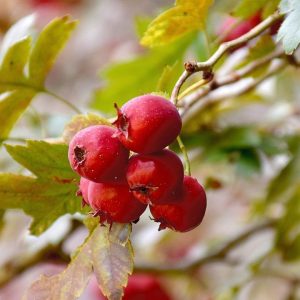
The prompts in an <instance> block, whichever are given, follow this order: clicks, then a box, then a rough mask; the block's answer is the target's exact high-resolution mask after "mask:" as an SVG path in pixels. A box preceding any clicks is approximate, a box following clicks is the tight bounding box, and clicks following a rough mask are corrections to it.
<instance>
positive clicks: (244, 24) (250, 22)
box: [220, 12, 261, 42]
mask: <svg viewBox="0 0 300 300" xmlns="http://www.w3.org/2000/svg"><path fill="white" fill-rule="evenodd" d="M237 22H238V20H237V19H236V18H232V17H228V18H227V19H226V20H225V21H224V23H223V24H222V25H221V30H220V34H221V35H222V34H224V33H226V31H227V30H229V32H228V33H227V34H225V36H224V38H223V39H222V42H229V41H232V40H235V39H237V38H239V37H240V36H242V35H244V34H245V33H247V32H248V31H250V30H251V29H252V28H253V27H255V26H256V25H258V24H259V23H260V22H261V14H260V13H259V12H258V13H256V14H255V15H253V16H252V17H250V18H249V19H247V20H244V21H241V22H240V23H239V24H237V25H236V26H234V24H235V23H237ZM232 26H233V28H232V29H231V30H230V28H231V27H232Z"/></svg>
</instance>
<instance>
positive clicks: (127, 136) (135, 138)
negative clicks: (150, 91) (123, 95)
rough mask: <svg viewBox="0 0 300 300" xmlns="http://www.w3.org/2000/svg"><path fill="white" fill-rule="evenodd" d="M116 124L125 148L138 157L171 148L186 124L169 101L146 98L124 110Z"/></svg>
mask: <svg viewBox="0 0 300 300" xmlns="http://www.w3.org/2000/svg"><path fill="white" fill-rule="evenodd" d="M116 108H117V113H118V118H117V120H116V121H115V122H114V124H115V125H116V126H117V129H118V135H117V136H118V138H119V139H120V141H121V142H122V144H123V145H124V146H125V147H126V148H128V149H129V150H131V151H134V152H137V153H153V152H157V151H160V150H162V149H163V148H165V147H166V146H168V145H169V144H171V143H172V142H173V141H174V140H175V139H176V137H177V136H178V134H179V133H180V130H181V126H182V122H181V118H180V115H179V113H178V111H177V109H176V107H175V105H174V104H173V103H171V102H170V101H168V100H167V99H165V98H163V97H160V96H155V95H144V96H140V97H136V98H134V99H132V100H130V101H128V102H127V103H126V104H124V105H123V106H122V107H121V109H119V108H118V107H116Z"/></svg>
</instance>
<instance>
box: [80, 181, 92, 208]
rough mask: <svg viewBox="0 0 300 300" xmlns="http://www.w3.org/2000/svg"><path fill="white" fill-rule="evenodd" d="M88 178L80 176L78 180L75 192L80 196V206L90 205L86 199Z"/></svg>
mask: <svg viewBox="0 0 300 300" xmlns="http://www.w3.org/2000/svg"><path fill="white" fill-rule="evenodd" d="M90 182H91V181H90V180H88V179H86V178H84V177H81V178H80V182H79V190H78V192H77V196H82V206H85V205H90V204H89V200H88V188H89V184H90Z"/></svg>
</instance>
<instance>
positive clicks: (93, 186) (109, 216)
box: [88, 182, 147, 224]
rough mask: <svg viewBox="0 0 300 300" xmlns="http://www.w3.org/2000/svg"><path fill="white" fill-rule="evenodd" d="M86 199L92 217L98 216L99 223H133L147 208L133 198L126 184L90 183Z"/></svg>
mask: <svg viewBox="0 0 300 300" xmlns="http://www.w3.org/2000/svg"><path fill="white" fill-rule="evenodd" d="M88 199H89V203H90V206H91V207H92V209H93V210H94V212H95V214H94V216H100V222H101V223H103V222H105V221H106V222H107V223H109V224H112V223H113V222H117V223H130V222H135V221H137V220H138V219H139V217H140V216H141V214H142V213H143V212H144V211H145V209H146V207H147V205H145V204H142V203H141V202H139V201H138V200H136V199H135V198H134V197H133V194H132V193H131V192H130V190H129V186H128V184H127V183H95V182H91V183H90V184H89V192H88Z"/></svg>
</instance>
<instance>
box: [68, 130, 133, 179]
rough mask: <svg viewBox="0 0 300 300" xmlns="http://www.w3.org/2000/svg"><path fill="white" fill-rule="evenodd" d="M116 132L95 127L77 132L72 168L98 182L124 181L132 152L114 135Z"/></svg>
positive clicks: (69, 154) (73, 145)
mask: <svg viewBox="0 0 300 300" xmlns="http://www.w3.org/2000/svg"><path fill="white" fill-rule="evenodd" d="M115 134H116V129H114V128H112V127H109V126H105V125H95V126H90V127H87V128H85V129H83V130H80V131H79V132H77V134H76V135H75V136H74V137H73V139H72V140H71V142H70V145H69V153H68V157H69V161H70V165H71V167H72V169H73V170H74V171H75V172H77V173H78V174H79V175H81V176H82V177H85V178H87V179H89V180H91V181H94V182H117V181H120V180H124V178H125V170H126V166H127V162H128V157H129V151H128V150H127V149H126V148H125V147H123V145H122V144H121V143H120V141H119V140H118V139H117V138H116V137H115V136H114V135H115Z"/></svg>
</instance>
